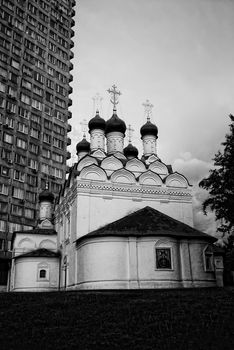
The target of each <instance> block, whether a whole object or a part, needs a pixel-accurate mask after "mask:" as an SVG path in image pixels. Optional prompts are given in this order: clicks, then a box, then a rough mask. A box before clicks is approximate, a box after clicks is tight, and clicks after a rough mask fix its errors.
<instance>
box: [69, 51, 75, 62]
mask: <svg viewBox="0 0 234 350" xmlns="http://www.w3.org/2000/svg"><path fill="white" fill-rule="evenodd" d="M73 58H74V52H72V51H70V60H72V59H73Z"/></svg>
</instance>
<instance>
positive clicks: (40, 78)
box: [34, 72, 45, 84]
mask: <svg viewBox="0 0 234 350" xmlns="http://www.w3.org/2000/svg"><path fill="white" fill-rule="evenodd" d="M34 79H35V80H36V81H38V83H41V84H43V83H44V81H45V78H44V76H43V75H42V74H40V73H38V72H34Z"/></svg>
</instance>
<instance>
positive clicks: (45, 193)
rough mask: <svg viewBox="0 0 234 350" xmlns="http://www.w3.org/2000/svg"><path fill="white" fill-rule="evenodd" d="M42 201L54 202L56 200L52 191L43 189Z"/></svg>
mask: <svg viewBox="0 0 234 350" xmlns="http://www.w3.org/2000/svg"><path fill="white" fill-rule="evenodd" d="M42 201H49V202H51V203H53V201H54V195H53V193H52V192H50V191H49V190H47V189H45V190H44V191H42V192H41V193H40V194H39V202H42Z"/></svg>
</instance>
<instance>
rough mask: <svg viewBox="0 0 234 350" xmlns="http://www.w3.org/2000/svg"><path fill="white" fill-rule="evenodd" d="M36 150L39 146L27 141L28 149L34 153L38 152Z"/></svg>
mask: <svg viewBox="0 0 234 350" xmlns="http://www.w3.org/2000/svg"><path fill="white" fill-rule="evenodd" d="M38 150H39V146H38V145H35V144H34V143H31V142H30V143H29V151H30V152H32V153H34V154H38Z"/></svg>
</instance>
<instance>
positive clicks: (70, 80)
mask: <svg viewBox="0 0 234 350" xmlns="http://www.w3.org/2000/svg"><path fill="white" fill-rule="evenodd" d="M68 79H69V83H71V82H72V81H73V75H72V74H69V78H68Z"/></svg>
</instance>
